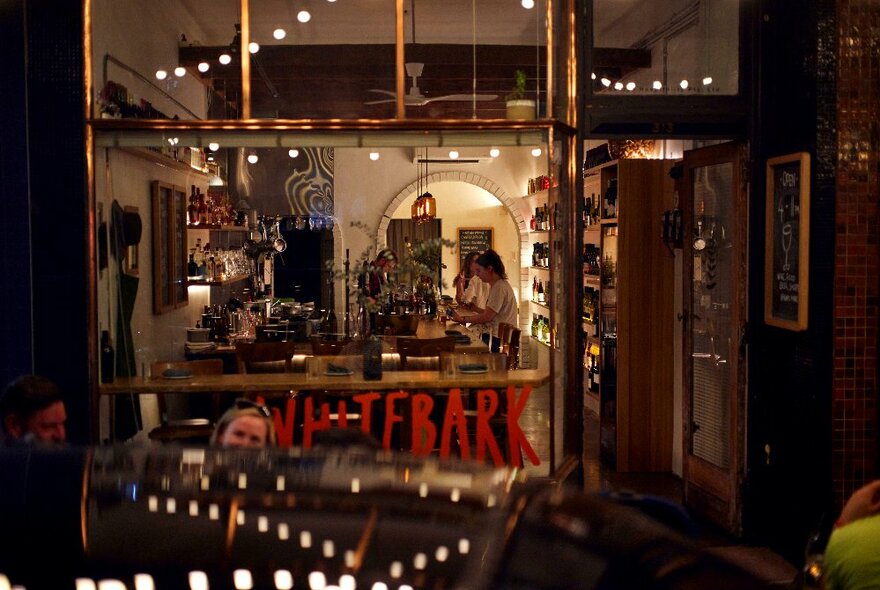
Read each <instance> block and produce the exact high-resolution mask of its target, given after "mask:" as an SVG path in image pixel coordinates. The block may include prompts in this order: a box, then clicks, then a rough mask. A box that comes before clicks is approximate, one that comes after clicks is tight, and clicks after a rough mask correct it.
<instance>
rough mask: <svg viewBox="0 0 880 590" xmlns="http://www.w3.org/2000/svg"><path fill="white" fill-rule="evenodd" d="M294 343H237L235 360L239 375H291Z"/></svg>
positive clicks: (294, 349)
mask: <svg viewBox="0 0 880 590" xmlns="http://www.w3.org/2000/svg"><path fill="white" fill-rule="evenodd" d="M295 352H296V343H295V342H238V343H236V345H235V359H236V363H237V365H238V372H239V373H292V372H293V355H294V353H295Z"/></svg>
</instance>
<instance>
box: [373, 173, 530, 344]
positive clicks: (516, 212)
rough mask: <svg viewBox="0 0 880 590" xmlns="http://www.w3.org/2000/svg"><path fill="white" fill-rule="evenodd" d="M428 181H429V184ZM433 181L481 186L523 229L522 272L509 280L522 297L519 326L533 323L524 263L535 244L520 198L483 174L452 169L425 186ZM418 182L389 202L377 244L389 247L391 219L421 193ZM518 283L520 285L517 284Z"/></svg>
mask: <svg viewBox="0 0 880 590" xmlns="http://www.w3.org/2000/svg"><path fill="white" fill-rule="evenodd" d="M426 180H427V182H426ZM433 182H464V183H467V184H472V185H474V186H477V187H479V188H481V189H483V190H485V191H487V192H488V193H491V194H492V196H494V197H495V198H496V199H498V201H499V202H500V203H501V204H502V205H504V207H505V209H507V213H508V215H510V218H511V220H513V222H514V223H515V224H516V227H517V229H518V230H519V257H520V258H519V259H520V264H519V268H518V269H517V270H518V272H513V273H509V275H508V276H509V277H510V280H511V285H512V286H513V287H514V288H517V286H518V297H519V303H520V305H519V323H520V326H523V325H526V324H528V321H529V311H528V305H523V303H526V302H528V300H529V297H528V294H529V293H530V292H531V285H530V283H529V271H528V268H526V267H524V266H523V265H522V261H523V260H528V259H529V257H530V256H531V251H530V248H531V245H530V244H529V234H528V232H529V228H528V226H527V225H526V220H525V218H524V217H523V214H522V210H521V207H520V205H519V202H518V201H517V199H518V197H511V196H510V195H509V194H507V191H505V190H504V189H503V188H501V187H500V186H499V185H498V184H496V183H495V182H493V181H492V180H491V179H489V178H486V177H485V176H482V175H480V174H476V173H474V172H465V171H461V170H450V171H447V172H433V173H431V174H429V175H428V176H427V178H426V179H425V178H423V179H422V183H424V184H425V185H426V184H428V183H433ZM418 187H419V185H418V180H414V181H413V182H411V183H409V184H408V185H406V186H405V187H403V188H402V189H401V190H400V191H399V192H398V193H397V195H395V196H394V198H393V199H391V201H390V202H389V203H388V206H387V207H386V208H385V212H384V213H383V214H382V220H381V221H380V222H379V227H378V229H377V230H376V243H377V244H379V245H380V247H384V246H386V245H387V241H386V238H387V234H388V226H389V225H390V224H391V216H392V215H394V212H395V211H397V209H398V208H399V207H400V205H401V204H402V203H403V202H404V201H405V200H406V199H407V197H409V196H410V195H412V194H414V193H415V192H416V191H417V190H418ZM515 281H516V282H515Z"/></svg>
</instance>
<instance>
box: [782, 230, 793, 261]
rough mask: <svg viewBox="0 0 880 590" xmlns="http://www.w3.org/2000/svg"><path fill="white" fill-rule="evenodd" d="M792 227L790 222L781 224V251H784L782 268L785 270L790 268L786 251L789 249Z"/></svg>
mask: <svg viewBox="0 0 880 590" xmlns="http://www.w3.org/2000/svg"><path fill="white" fill-rule="evenodd" d="M791 240H792V227H791V223H785V224H783V225H782V251H783V252H785V260H784V262H783V264H782V270H784V271H787V270H788V269H790V268H791V264H789V262H788V252H789V251H790V250H791Z"/></svg>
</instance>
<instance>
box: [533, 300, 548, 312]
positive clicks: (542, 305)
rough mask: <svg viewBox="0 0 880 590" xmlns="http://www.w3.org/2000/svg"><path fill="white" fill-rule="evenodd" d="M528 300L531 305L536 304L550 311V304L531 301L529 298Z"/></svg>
mask: <svg viewBox="0 0 880 590" xmlns="http://www.w3.org/2000/svg"><path fill="white" fill-rule="evenodd" d="M529 302H530V303H531V304H532V305H537V306H538V307H543V308H544V309H546V310H547V311H550V306H549V305H547V304H546V303H538V302H537V301H531V300H530V301H529Z"/></svg>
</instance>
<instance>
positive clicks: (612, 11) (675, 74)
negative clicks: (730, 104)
mask: <svg viewBox="0 0 880 590" xmlns="http://www.w3.org/2000/svg"><path fill="white" fill-rule="evenodd" d="M739 4H740V2H739V0H712V1H711V2H710V1H708V0H697V1H692V0H671V1H667V2H656V1H654V0H624V1H621V0H594V1H593V48H592V55H593V68H594V70H593V72H592V74H593V75H594V76H595V77H594V83H593V92H594V93H596V94H621V95H633V94H647V95H656V96H665V95H670V96H696V95H735V94H737V93H738V89H739Z"/></svg>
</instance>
